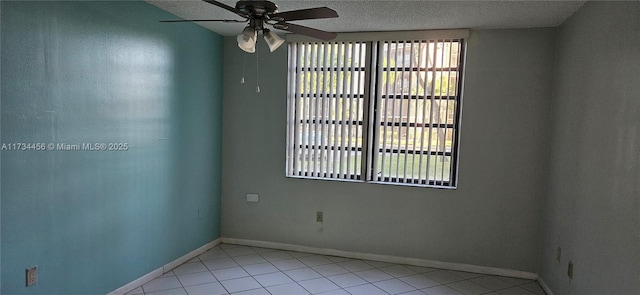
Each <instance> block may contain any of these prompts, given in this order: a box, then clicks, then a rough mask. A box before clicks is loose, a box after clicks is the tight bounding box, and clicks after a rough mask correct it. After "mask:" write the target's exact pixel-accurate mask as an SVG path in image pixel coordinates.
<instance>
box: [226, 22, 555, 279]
mask: <svg viewBox="0 0 640 295" xmlns="http://www.w3.org/2000/svg"><path fill="white" fill-rule="evenodd" d="M554 35H555V30H554V29H526V30H480V31H473V32H472V35H471V37H470V39H469V44H468V45H469V46H468V56H467V71H466V85H465V89H464V91H465V97H464V109H463V121H462V139H461V141H460V144H461V152H460V176H459V186H458V189H456V190H444V189H433V188H416V187H403V186H393V185H375V184H363V183H345V182H335V181H319V180H304V179H289V178H285V176H284V175H285V136H286V133H285V127H286V83H287V50H286V48H284V47H283V48H281V49H279V50H278V51H276V52H274V53H268V52H267V51H266V44H264V43H263V42H262V41H261V40H260V42H259V45H258V46H260V47H261V48H259V56H260V59H261V60H260V63H259V65H260V75H259V77H260V86H261V89H262V92H261V93H260V94H256V93H255V91H254V90H255V82H256V75H255V65H256V63H255V57H256V55H255V54H254V55H247V58H246V67H245V68H246V78H245V80H246V84H244V85H241V84H240V83H239V81H240V78H241V76H242V61H243V55H244V53H243V52H242V51H241V50H240V49H238V48H237V46H236V42H235V38H233V37H227V38H226V39H225V49H224V56H225V70H224V74H225V75H224V76H225V80H224V84H225V86H224V87H225V88H224V109H223V110H224V126H223V141H222V142H223V167H222V170H223V179H222V192H223V193H222V195H223V198H222V236H223V237H227V238H237V239H250V240H261V241H270V242H278V243H287V244H295V245H303V246H311V247H320V248H330V249H337V250H344V251H356V252H366V253H374V254H383V255H395V256H402V257H411V258H420V259H429V260H437V261H445V262H454V263H466V264H473V265H480V266H490V267H498V268H505V269H515V270H523V271H530V272H536V271H537V269H538V265H537V262H538V258H539V252H538V251H539V249H540V244H539V241H540V236H541V228H540V215H541V204H542V202H541V196H542V194H543V193H544V188H545V185H544V181H545V180H546V170H545V169H546V159H547V150H548V142H547V137H548V136H547V135H548V132H547V131H548V119H549V104H550V94H551V83H552V79H551V73H552V72H553V71H552V68H553V56H554V42H555V40H554ZM247 193H257V194H259V195H260V202H259V203H246V201H245V195H246V194H247ZM320 210H321V211H324V219H325V222H324V223H322V224H321V223H316V222H315V212H316V211H320Z"/></svg>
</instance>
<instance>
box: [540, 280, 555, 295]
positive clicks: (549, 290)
mask: <svg viewBox="0 0 640 295" xmlns="http://www.w3.org/2000/svg"><path fill="white" fill-rule="evenodd" d="M538 284H540V287H541V288H542V290H543V291H544V292H545V293H546V294H547V295H553V292H551V289H550V288H549V286H547V283H545V282H544V280H543V279H542V278H538Z"/></svg>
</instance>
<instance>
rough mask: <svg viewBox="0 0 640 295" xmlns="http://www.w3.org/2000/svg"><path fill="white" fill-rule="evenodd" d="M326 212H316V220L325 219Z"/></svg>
mask: <svg viewBox="0 0 640 295" xmlns="http://www.w3.org/2000/svg"><path fill="white" fill-rule="evenodd" d="M323 215H324V214H323V213H322V211H318V212H316V221H317V222H322V221H323V220H324V216H323Z"/></svg>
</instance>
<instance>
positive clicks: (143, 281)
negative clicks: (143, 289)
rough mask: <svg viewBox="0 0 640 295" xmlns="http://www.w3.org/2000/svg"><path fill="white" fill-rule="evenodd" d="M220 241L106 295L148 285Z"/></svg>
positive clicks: (218, 240) (212, 242) (120, 294)
mask: <svg viewBox="0 0 640 295" xmlns="http://www.w3.org/2000/svg"><path fill="white" fill-rule="evenodd" d="M220 241H221V239H220V238H218V239H215V240H213V241H211V242H209V243H206V244H205V245H203V246H202V247H200V248H198V249H195V250H193V251H191V252H189V253H187V254H185V255H183V256H181V257H179V258H178V259H176V260H174V261H171V262H169V263H167V264H165V265H164V266H162V267H159V268H157V269H155V270H153V271H151V272H150V273H148V274H146V275H143V276H141V277H139V278H137V279H136V280H134V281H132V282H130V283H128V284H126V285H124V286H122V287H120V288H118V289H115V290H113V291H111V292H110V293H108V294H107V295H123V294H125V293H127V292H129V291H131V290H133V289H135V288H138V287H140V286H142V285H144V284H146V283H148V282H149V281H151V280H153V279H155V278H157V277H159V276H161V275H163V274H165V273H167V272H168V271H170V270H172V269H174V268H175V267H176V266H179V265H181V264H183V263H185V262H187V261H189V260H191V259H193V258H195V257H196V256H198V255H200V254H202V253H204V252H205V251H207V250H209V249H211V248H213V247H215V246H217V245H218V244H220Z"/></svg>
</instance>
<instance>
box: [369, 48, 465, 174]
mask: <svg viewBox="0 0 640 295" xmlns="http://www.w3.org/2000/svg"><path fill="white" fill-rule="evenodd" d="M380 44H381V46H379V47H378V56H379V61H380V60H381V61H382V63H381V64H379V66H378V68H377V83H376V84H377V85H380V87H378V91H377V93H376V99H377V110H378V112H377V113H378V117H377V118H376V120H377V124H378V125H379V128H376V129H375V130H374V132H376V136H375V138H376V139H377V140H376V143H375V145H376V148H375V150H376V157H374V158H373V159H374V167H375V168H374V171H375V172H377V173H376V175H374V176H373V179H374V180H377V181H385V182H397V183H413V184H430V185H438V186H450V185H451V182H452V175H454V172H455V171H454V169H455V168H456V165H455V164H454V154H455V151H456V150H457V146H456V145H457V140H456V139H457V132H456V131H457V130H458V124H459V120H458V117H459V114H458V112H459V109H460V108H459V106H458V104H459V103H460V91H459V86H460V84H461V83H460V82H461V79H460V75H459V73H460V72H461V71H460V70H461V65H462V63H461V59H460V58H461V57H462V55H461V54H460V53H461V48H462V47H461V45H462V44H461V41H460V40H425V41H393V42H392V41H385V42H380Z"/></svg>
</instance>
